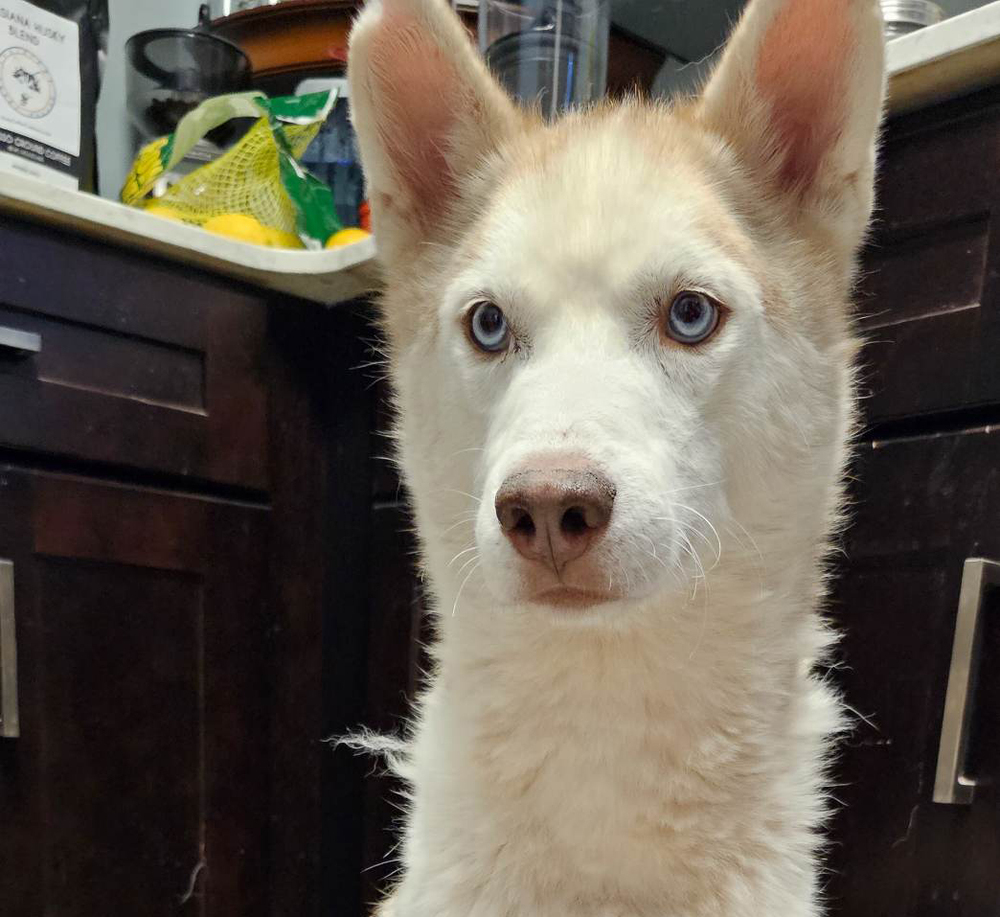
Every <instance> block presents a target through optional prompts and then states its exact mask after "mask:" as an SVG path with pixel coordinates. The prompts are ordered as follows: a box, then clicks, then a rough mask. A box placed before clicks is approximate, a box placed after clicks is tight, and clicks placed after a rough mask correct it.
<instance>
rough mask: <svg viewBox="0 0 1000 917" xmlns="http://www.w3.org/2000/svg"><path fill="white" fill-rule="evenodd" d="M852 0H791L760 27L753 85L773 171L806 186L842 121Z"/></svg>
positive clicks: (849, 60) (786, 180)
mask: <svg viewBox="0 0 1000 917" xmlns="http://www.w3.org/2000/svg"><path fill="white" fill-rule="evenodd" d="M852 2H854V0H790V2H786V3H785V5H784V7H783V8H782V9H781V10H780V11H779V12H778V13H777V14H776V15H775V17H774V19H773V20H772V21H771V23H770V24H769V26H768V27H767V31H766V33H765V34H764V37H763V40H762V41H761V44H760V48H759V50H758V54H757V65H756V73H755V75H754V76H755V81H756V84H757V90H758V92H759V93H760V95H761V97H762V98H763V100H764V102H765V103H766V104H767V105H768V106H769V108H770V124H771V128H772V130H773V131H774V134H775V136H774V140H775V141H776V143H775V147H774V150H775V153H776V155H778V156H779V157H781V164H780V169H779V176H780V179H781V181H782V183H783V184H784V185H786V186H789V187H806V186H808V185H810V184H811V183H812V182H813V180H814V179H815V178H816V176H817V173H818V172H819V169H820V167H821V165H822V163H823V159H824V157H825V156H826V154H827V153H828V152H829V151H830V150H831V149H832V148H833V147H834V146H835V144H836V143H837V140H838V139H839V137H840V135H841V133H842V132H843V130H844V126H845V123H846V116H847V112H846V110H845V105H846V95H847V85H848V72H847V71H848V68H849V67H850V66H851V65H852V50H853V47H854V39H855V36H854V25H853V23H852V19H851V11H850V9H849V6H850V5H851V3H852Z"/></svg>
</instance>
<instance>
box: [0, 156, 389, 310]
mask: <svg viewBox="0 0 1000 917" xmlns="http://www.w3.org/2000/svg"><path fill="white" fill-rule="evenodd" d="M0 212H6V213H11V214H14V215H16V216H21V217H27V218H28V219H30V220H33V221H35V222H42V223H46V224H48V225H51V226H56V227H58V228H61V229H68V230H72V231H75V232H78V233H81V234H83V235H86V236H89V237H90V238H93V239H98V240H103V241H108V242H113V243H115V244H118V245H121V246H124V247H126V248H134V249H136V250H138V251H143V252H147V253H149V254H153V255H158V256H160V257H163V258H168V259H170V260H171V261H176V262H179V263H181V264H189V265H191V266H193V267H198V268H202V269H204V270H208V271H211V272H213V273H216V274H221V275H223V276H226V277H232V278H233V279H235V280H242V281H244V282H246V283H250V284H253V285H255V286H258V287H264V288H265V289H270V290H278V291H280V292H282V293H290V294H292V295H293V296H300V297H302V298H303V299H310V300H313V301H314V302H318V303H322V304H324V305H334V304H335V303H338V302H343V301H344V300H347V299H353V298H355V297H357V296H361V295H362V294H364V293H368V292H370V291H372V290H373V289H375V288H377V286H378V272H377V269H376V265H375V240H374V239H365V240H363V241H361V242H356V243H354V244H353V245H345V246H344V247H343V248H333V249H330V250H328V251H322V252H310V251H302V250H296V249H281V248H267V247H265V246H262V245H251V244H249V243H247V242H238V241H236V240H235V239H227V238H225V237H224V236H219V235H215V234H213V233H210V232H206V231H205V230H203V229H199V228H198V227H197V226H190V225H188V224H186V223H180V222H177V221H176V220H167V219H164V218H163V217H158V216H154V215H153V214H151V213H146V212H145V211H143V210H139V209H137V208H135V207H126V206H125V205H124V204H119V203H118V202H117V201H109V200H107V199H105V198H102V197H98V196H97V195H95V194H85V193H83V192H81V191H66V190H64V189H62V188H55V187H53V186H52V185H48V184H45V183H43V182H39V181H35V180H33V179H30V178H25V177H21V176H14V175H10V174H7V173H3V172H0Z"/></svg>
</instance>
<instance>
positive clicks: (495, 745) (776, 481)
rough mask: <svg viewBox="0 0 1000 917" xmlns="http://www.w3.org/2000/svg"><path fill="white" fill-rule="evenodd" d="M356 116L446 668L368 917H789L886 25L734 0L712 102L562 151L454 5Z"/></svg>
mask: <svg viewBox="0 0 1000 917" xmlns="http://www.w3.org/2000/svg"><path fill="white" fill-rule="evenodd" d="M350 82H351V93H352V102H353V106H354V120H355V124H356V127H357V132H358V136H359V138H360V144H361V153H362V159H363V162H364V166H365V170H366V173H367V177H368V182H369V191H370V198H371V203H372V209H373V216H374V220H375V229H376V234H377V238H378V243H379V249H380V252H381V256H382V259H383V262H384V267H385V276H386V290H385V295H384V298H383V302H382V315H383V323H384V329H385V333H386V337H387V341H388V347H389V353H390V364H391V375H392V380H393V382H394V386H395V392H396V398H397V409H398V424H397V434H398V448H399V457H400V462H401V466H402V469H403V472H404V474H405V480H406V484H407V485H408V487H409V491H410V494H411V495H412V498H413V503H414V509H415V513H416V521H417V528H418V531H419V535H420V539H421V544H422V553H423V560H424V564H425V569H426V576H427V582H428V584H429V587H430V589H431V592H432V595H433V604H434V613H435V615H436V624H437V630H438V640H437V643H436V646H435V647H434V656H435V660H436V667H435V672H434V675H433V683H432V685H431V687H430V689H429V691H428V692H427V694H426V696H425V697H424V698H423V699H422V701H421V703H420V708H419V714H418V716H417V719H416V722H415V724H414V727H413V730H412V734H411V735H410V736H409V737H408V739H407V741H406V745H405V750H404V751H403V752H402V753H401V754H400V755H399V756H398V759H399V760H397V764H398V765H399V766H400V767H401V769H402V771H403V773H404V776H405V777H406V779H407V781H408V782H409V784H410V785H411V787H412V799H411V802H410V805H409V810H408V813H407V817H406V826H405V835H404V838H403V842H402V848H401V860H402V867H403V868H402V878H401V880H400V881H399V883H398V885H397V886H396V888H395V889H394V890H393V892H392V894H391V897H390V898H389V899H388V900H387V901H386V902H384V903H383V905H382V909H383V911H382V912H383V913H384V914H386V915H393V917H515V915H516V917H751V915H752V917H806V915H815V914H818V913H819V912H820V911H821V904H822V901H821V897H822V896H821V888H820V884H821V883H820V881H819V872H820V867H819V863H818V848H819V847H820V845H821V840H820V838H819V837H818V834H817V832H818V828H819V826H820V825H821V822H822V819H823V817H824V812H825V809H826V805H825V795H824V790H823V779H824V764H825V758H826V755H827V751H828V748H829V743H830V737H831V735H832V734H833V733H834V732H835V731H836V730H837V729H838V728H839V727H840V725H841V722H842V719H841V712H840V704H839V702H838V700H837V698H836V696H835V695H834V693H833V692H832V690H831V689H830V688H829V687H828V686H827V685H825V684H823V683H822V681H821V680H820V679H818V678H817V676H816V675H815V674H814V671H813V670H814V665H815V663H816V661H817V660H818V659H822V657H823V655H824V653H825V652H826V650H827V647H828V645H829V643H830V640H831V638H830V633H829V631H828V630H827V628H826V627H825V626H824V624H823V623H822V621H821V619H820V617H819V614H818V605H819V604H820V602H821V599H822V597H823V594H824V556H825V554H826V552H827V550H828V547H829V543H830V537H831V532H832V530H833V529H834V527H835V526H836V524H837V519H838V510H839V506H840V501H841V477H842V474H843V469H844V463H845V457H846V454H847V441H848V439H849V436H850V432H851V428H852V419H853V416H854V407H853V387H852V363H853V358H854V355H855V351H856V345H855V340H854V338H853V336H852V331H851V317H850V307H849V296H850V291H851V286H852V281H853V278H854V273H855V260H856V252H857V249H858V247H859V244H860V242H861V240H862V238H863V236H864V233H865V229H866V226H867V223H868V220H869V216H870V213H871V209H872V197H873V172H874V158H875V157H874V152H875V140H876V133H877V127H878V122H879V116H880V111H881V106H882V96H883V88H884V74H883V38H882V27H881V20H880V15H879V12H878V4H877V2H876V0H751V2H750V4H749V7H748V8H747V10H746V13H745V15H744V17H743V19H742V21H741V23H740V25H739V27H738V28H737V29H736V31H735V33H734V35H733V37H732V39H731V41H730V43H729V46H728V49H727V51H726V52H725V54H724V56H723V59H722V61H721V63H720V65H719V67H718V69H717V70H716V72H715V74H714V76H713V77H712V79H711V80H710V82H709V83H708V85H707V87H706V88H705V90H704V93H703V94H702V96H701V97H700V98H699V99H698V100H696V101H694V102H692V103H690V104H682V105H676V106H669V105H663V104H659V105H657V104H646V103H643V102H640V101H635V100H633V101H627V102H625V103H624V104H619V105H608V106H603V107H602V106H598V107H596V108H595V109H593V110H588V111H584V112H580V113H576V114H572V115H569V116H568V117H565V118H563V119H562V120H559V121H557V122H556V123H553V124H545V123H543V122H541V121H540V120H539V119H538V118H537V117H536V116H535V115H534V114H532V113H531V112H527V111H524V110H522V109H520V108H518V107H517V106H515V105H514V104H513V103H512V102H511V101H510V100H509V99H508V98H507V97H506V96H505V95H504V93H503V92H502V91H501V89H500V88H499V86H498V85H497V84H496V83H495V81H494V80H493V79H492V77H491V76H490V75H489V74H488V72H487V70H486V68H485V67H484V65H483V64H482V62H481V61H480V59H479V57H478V56H477V54H476V52H475V50H474V48H473V45H472V44H471V43H470V41H469V38H468V35H467V34H466V33H465V31H464V30H463V28H462V26H461V24H460V23H459V20H458V19H457V18H456V16H455V15H454V14H453V13H452V11H451V10H450V9H449V8H448V6H447V4H446V2H445V0H382V2H374V3H370V4H369V5H368V6H367V7H366V8H365V10H364V11H363V13H362V14H361V16H360V18H359V19H358V22H357V24H356V26H355V28H354V31H353V34H352V37H351V48H350Z"/></svg>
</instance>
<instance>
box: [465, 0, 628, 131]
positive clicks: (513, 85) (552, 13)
mask: <svg viewBox="0 0 1000 917" xmlns="http://www.w3.org/2000/svg"><path fill="white" fill-rule="evenodd" d="M610 21H611V17H610V2H609V0H480V2H479V49H480V50H481V51H482V53H483V56H484V57H485V58H486V62H487V64H488V65H489V67H490V70H492V71H493V73H494V74H495V75H496V77H497V79H499V80H500V82H501V83H502V84H503V86H504V87H505V88H506V89H507V90H508V92H510V93H511V94H512V95H513V96H515V97H516V98H518V99H521V100H522V101H524V102H527V103H529V104H534V103H536V102H537V103H538V104H539V105H540V107H541V111H542V114H543V115H544V116H545V117H552V116H553V115H555V114H556V113H558V112H559V111H562V110H563V109H566V108H570V107H572V106H575V105H580V104H583V103H586V102H590V101H592V100H594V99H598V98H600V97H601V96H602V95H603V94H604V89H605V85H606V83H607V77H608V31H609V27H610Z"/></svg>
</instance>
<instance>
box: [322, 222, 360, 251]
mask: <svg viewBox="0 0 1000 917" xmlns="http://www.w3.org/2000/svg"><path fill="white" fill-rule="evenodd" d="M370 235H371V233H370V232H365V231H364V230H363V229H358V228H357V227H354V226H352V227H351V228H350V229H342V230H340V232H335V233H334V234H333V235H332V236H330V238H329V239H327V240H326V245H325V246H324V248H340V247H341V246H342V245H351V244H352V243H354V242H360V241H361V240H362V239H367V238H368V237H369V236H370Z"/></svg>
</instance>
